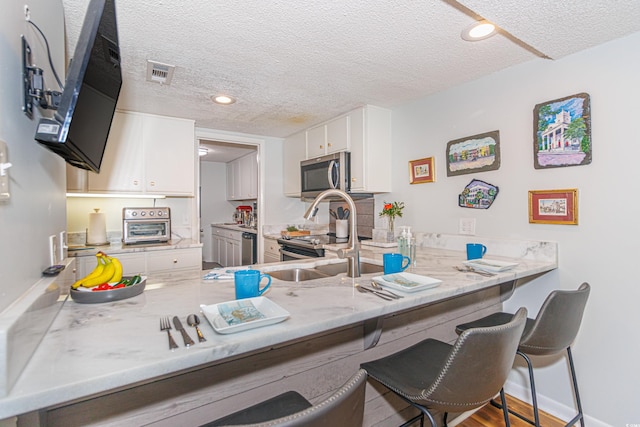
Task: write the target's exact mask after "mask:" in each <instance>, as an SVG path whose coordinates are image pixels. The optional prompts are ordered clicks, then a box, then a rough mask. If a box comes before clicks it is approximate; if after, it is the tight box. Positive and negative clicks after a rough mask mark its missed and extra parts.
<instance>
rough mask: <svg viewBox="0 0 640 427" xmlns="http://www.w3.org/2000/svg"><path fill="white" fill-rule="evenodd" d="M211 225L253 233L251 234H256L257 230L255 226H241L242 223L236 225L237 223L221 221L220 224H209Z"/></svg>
mask: <svg viewBox="0 0 640 427" xmlns="http://www.w3.org/2000/svg"><path fill="white" fill-rule="evenodd" d="M211 227H218V228H226V229H227V230H233V231H242V232H243V233H253V234H258V230H257V229H255V228H251V227H246V226H242V225H238V224H232V223H228V222H225V223H222V224H211Z"/></svg>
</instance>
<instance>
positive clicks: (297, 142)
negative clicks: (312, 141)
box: [283, 131, 307, 197]
mask: <svg viewBox="0 0 640 427" xmlns="http://www.w3.org/2000/svg"><path fill="white" fill-rule="evenodd" d="M306 141H307V132H305V131H302V132H299V133H296V134H294V135H291V136H290V137H288V138H286V139H285V140H284V144H283V145H284V159H283V168H284V172H283V174H284V194H285V196H289V197H300V195H301V182H300V162H301V161H303V160H306V159H307V150H306V147H307V146H306Z"/></svg>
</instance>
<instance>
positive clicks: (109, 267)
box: [82, 256, 115, 288]
mask: <svg viewBox="0 0 640 427" xmlns="http://www.w3.org/2000/svg"><path fill="white" fill-rule="evenodd" d="M103 258H104V259H103V261H104V263H105V265H104V270H103V271H102V273H101V274H100V275H98V276H95V277H92V278H90V279H86V280H83V281H82V286H84V287H85V288H93V287H94V286H98V285H100V284H102V283H107V282H109V280H111V278H112V277H113V274H114V273H115V265H114V264H113V263H112V262H111V260H110V259H109V258H107V257H104V256H103Z"/></svg>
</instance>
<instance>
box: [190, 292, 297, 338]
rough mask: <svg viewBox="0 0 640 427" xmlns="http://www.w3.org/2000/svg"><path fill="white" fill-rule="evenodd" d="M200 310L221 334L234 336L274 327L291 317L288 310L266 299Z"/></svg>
mask: <svg viewBox="0 0 640 427" xmlns="http://www.w3.org/2000/svg"><path fill="white" fill-rule="evenodd" d="M200 309H201V310H202V313H203V314H204V317H206V318H207V320H208V321H209V323H210V324H211V326H212V327H213V329H214V330H215V331H216V332H218V333H219V334H232V333H235V332H241V331H246V330H247V329H254V328H259V327H261V326H267V325H273V324H274V323H279V322H282V321H283V320H285V319H286V318H288V317H289V312H288V311H287V310H285V309H284V308H282V307H280V306H279V305H278V304H276V303H275V302H273V301H271V300H270V299H268V298H266V297H255V298H246V299H240V300H233V301H226V302H221V303H219V304H211V305H204V304H202V305H200Z"/></svg>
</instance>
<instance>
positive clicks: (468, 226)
mask: <svg viewBox="0 0 640 427" xmlns="http://www.w3.org/2000/svg"><path fill="white" fill-rule="evenodd" d="M459 233H460V234H466V235H469V236H474V235H475V234H476V219H475V218H460V228H459Z"/></svg>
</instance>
